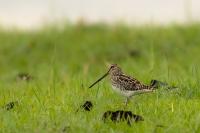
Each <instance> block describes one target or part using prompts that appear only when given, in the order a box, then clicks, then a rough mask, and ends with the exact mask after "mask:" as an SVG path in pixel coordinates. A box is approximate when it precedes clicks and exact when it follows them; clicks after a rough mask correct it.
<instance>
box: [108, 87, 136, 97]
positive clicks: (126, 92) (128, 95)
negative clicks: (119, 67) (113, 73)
mask: <svg viewBox="0 0 200 133" xmlns="http://www.w3.org/2000/svg"><path fill="white" fill-rule="evenodd" d="M112 88H113V90H114V91H116V92H117V93H120V94H122V95H123V96H126V97H130V96H132V95H134V91H125V90H124V91H122V90H120V89H119V88H117V87H115V86H113V85H112Z"/></svg>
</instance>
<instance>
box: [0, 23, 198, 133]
mask: <svg viewBox="0 0 200 133" xmlns="http://www.w3.org/2000/svg"><path fill="white" fill-rule="evenodd" d="M199 52H200V25H199V24H191V25H186V26H179V25H171V26H165V27H160V26H151V25H149V26H148V25H147V26H139V27H134V26H126V25H123V24H116V25H113V26H109V25H105V24H95V25H86V24H84V23H79V24H77V25H71V24H66V25H64V26H63V27H56V26H47V27H44V28H43V29H41V30H38V31H32V32H30V31H19V30H10V31H5V30H0V106H1V108H0V132H5V133H9V132H12V133H14V132H20V133H22V132H33V133H42V132H44V133H47V132H48V133H49V132H52V133H54V132H73V133H77V132H81V133H82V132H85V133H94V132H109V133H110V132H111V133H112V132H113V133H122V132H138V133H141V132H147V133H148V132H149V133H152V132H155V133H156V132H158V133H160V132H166V133H177V132H179V133H192V132H196V133H197V132H200V54H199ZM107 63H116V64H118V65H119V66H120V67H121V68H122V69H123V71H124V72H125V73H128V74H129V75H131V76H134V77H136V78H137V79H139V80H140V81H142V82H143V83H145V84H149V82H150V81H151V80H152V79H157V80H160V81H163V82H167V83H168V84H170V85H173V86H177V87H178V89H173V90H167V89H166V88H160V89H158V90H157V91H156V92H154V93H150V94H144V95H138V96H135V97H133V98H132V100H131V102H130V103H129V105H128V106H127V107H126V110H130V111H132V112H134V113H135V114H138V115H141V116H143V117H144V121H142V122H138V123H133V124H132V126H128V125H127V124H126V123H125V122H121V123H117V124H115V123H112V122H111V121H109V122H106V123H104V122H103V121H102V115H103V113H104V112H105V111H107V110H113V111H115V110H120V109H123V108H124V97H122V96H120V95H119V94H117V93H115V92H113V91H112V89H111V86H110V83H109V80H108V78H106V79H105V80H103V82H101V83H99V84H98V85H97V86H95V87H94V88H92V89H88V86H89V85H90V84H91V83H93V82H94V81H95V80H96V79H97V78H99V77H100V76H101V75H102V74H104V73H105V72H106V71H107V69H108V67H107V66H106V64H107ZM20 73H27V74H29V75H30V76H31V77H32V80H30V81H24V80H20V76H19V74H20ZM86 100H91V101H92V103H93V104H94V107H93V109H92V110H91V111H90V112H85V111H83V110H80V111H78V112H77V109H78V108H79V107H80V105H81V104H83V103H84V102H85V101H86ZM9 102H15V106H14V107H13V108H12V109H10V110H7V109H6V108H5V105H6V104H8V103H9ZM158 125H162V126H158Z"/></svg>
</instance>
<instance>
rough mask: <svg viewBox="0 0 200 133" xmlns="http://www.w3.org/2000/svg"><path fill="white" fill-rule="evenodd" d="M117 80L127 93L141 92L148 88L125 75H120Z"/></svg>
mask: <svg viewBox="0 0 200 133" xmlns="http://www.w3.org/2000/svg"><path fill="white" fill-rule="evenodd" d="M119 80H120V82H121V84H122V85H123V86H124V89H126V90H129V91H136V90H143V89H148V88H149V86H147V85H144V84H142V83H141V82H140V81H138V80H137V79H135V78H132V77H130V76H127V75H120V76H119Z"/></svg>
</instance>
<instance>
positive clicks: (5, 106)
mask: <svg viewBox="0 0 200 133" xmlns="http://www.w3.org/2000/svg"><path fill="white" fill-rule="evenodd" d="M16 104H18V102H17V101H14V102H9V103H7V104H6V105H4V106H3V108H4V109H6V110H8V111H9V110H11V109H13V108H14V107H15V106H16Z"/></svg>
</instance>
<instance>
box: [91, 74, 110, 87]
mask: <svg viewBox="0 0 200 133" xmlns="http://www.w3.org/2000/svg"><path fill="white" fill-rule="evenodd" d="M108 74H109V72H107V73H106V74H104V75H103V76H102V77H101V78H100V79H98V80H97V81H96V82H94V83H93V84H92V85H91V86H90V87H89V88H92V87H93V86H94V85H95V84H96V83H98V82H99V81H101V80H102V79H103V78H105V77H106V76H107V75H108Z"/></svg>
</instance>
